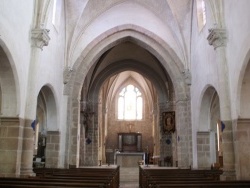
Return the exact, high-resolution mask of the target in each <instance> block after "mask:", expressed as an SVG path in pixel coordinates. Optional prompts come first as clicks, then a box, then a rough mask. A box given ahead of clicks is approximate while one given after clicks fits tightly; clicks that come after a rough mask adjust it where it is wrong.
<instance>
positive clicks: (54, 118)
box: [36, 85, 60, 167]
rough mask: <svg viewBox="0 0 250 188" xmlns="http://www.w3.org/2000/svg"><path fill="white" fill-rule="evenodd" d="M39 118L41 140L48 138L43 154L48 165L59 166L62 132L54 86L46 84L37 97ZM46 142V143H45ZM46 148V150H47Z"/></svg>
mask: <svg viewBox="0 0 250 188" xmlns="http://www.w3.org/2000/svg"><path fill="white" fill-rule="evenodd" d="M36 116H37V120H38V123H39V130H37V131H38V132H39V140H44V139H45V140H46V145H43V148H42V149H43V150H44V151H43V153H42V154H43V156H39V157H44V159H45V166H46V167H57V166H58V158H59V144H60V132H59V131H58V130H59V126H58V112H57V105H56V99H55V95H54V91H53V87H52V86H50V85H45V86H43V87H42V88H41V90H40V92H39V94H38V97H37V115H36ZM43 144H44V143H43ZM45 150H46V151H45Z"/></svg>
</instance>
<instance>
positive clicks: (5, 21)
mask: <svg viewBox="0 0 250 188" xmlns="http://www.w3.org/2000/svg"><path fill="white" fill-rule="evenodd" d="M33 6H34V4H33V0H26V1H25V3H24V2H23V1H16V0H1V1H0V42H1V43H0V44H2V45H4V46H6V47H4V50H6V51H9V53H8V58H9V60H10V62H11V66H12V69H13V70H14V76H15V80H16V85H17V87H18V88H17V95H18V96H17V98H18V105H17V106H18V109H17V112H16V114H17V115H18V114H19V115H20V117H23V116H24V111H25V102H26V100H25V99H26V91H27V89H26V88H27V83H28V82H27V79H28V68H29V62H30V53H31V48H30V28H31V23H32V17H33V11H34V10H33ZM5 48H7V49H5ZM24 54H25V55H24ZM20 99H22V100H20Z"/></svg>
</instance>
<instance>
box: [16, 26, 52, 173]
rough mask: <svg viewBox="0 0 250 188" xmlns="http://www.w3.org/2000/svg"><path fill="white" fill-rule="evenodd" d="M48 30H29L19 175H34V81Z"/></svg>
mask: <svg viewBox="0 0 250 188" xmlns="http://www.w3.org/2000/svg"><path fill="white" fill-rule="evenodd" d="M48 32H49V30H47V29H44V28H40V27H38V28H35V29H33V30H31V39H32V49H31V58H30V65H29V75H28V86H27V96H26V105H25V114H24V126H23V135H22V136H23V144H22V157H21V169H20V176H23V177H24V176H34V175H35V174H34V173H33V167H32V165H33V144H34V131H33V129H32V127H31V123H32V122H33V121H34V120H35V119H36V105H37V93H38V90H37V88H36V85H37V84H36V81H37V75H38V71H39V70H37V69H38V64H39V57H40V53H41V50H42V48H43V46H47V45H48V43H49V40H50V38H49V36H48Z"/></svg>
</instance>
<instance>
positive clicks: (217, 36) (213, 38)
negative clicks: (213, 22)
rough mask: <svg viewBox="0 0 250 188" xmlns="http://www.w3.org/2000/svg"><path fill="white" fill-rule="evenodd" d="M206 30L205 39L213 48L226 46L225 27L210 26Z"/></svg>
mask: <svg viewBox="0 0 250 188" xmlns="http://www.w3.org/2000/svg"><path fill="white" fill-rule="evenodd" d="M208 31H209V35H208V37H207V40H208V42H209V44H210V45H213V46H214V49H216V48H218V47H221V46H226V40H227V35H226V30H225V29H217V28H212V29H209V30H208Z"/></svg>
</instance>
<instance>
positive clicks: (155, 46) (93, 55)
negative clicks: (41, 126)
mask: <svg viewBox="0 0 250 188" xmlns="http://www.w3.org/2000/svg"><path fill="white" fill-rule="evenodd" d="M124 41H132V42H134V43H136V44H138V45H139V46H141V47H142V48H144V49H146V50H148V51H149V52H150V53H151V54H152V55H154V56H155V58H157V59H158V61H159V62H160V63H161V65H162V66H163V68H164V69H165V70H166V71H167V72H168V74H169V77H170V79H171V81H172V83H173V88H174V91H175V96H174V98H175V104H174V105H175V108H176V114H177V116H178V117H179V119H178V120H177V121H176V123H177V125H178V127H179V128H178V127H177V129H178V131H179V133H178V134H179V136H181V137H182V140H181V141H179V143H181V142H185V143H187V142H188V141H189V138H188V137H186V136H184V135H186V134H188V131H189V130H190V129H191V119H190V117H189V118H188V119H189V121H187V120H186V119H185V118H187V117H186V116H189V115H190V113H182V111H188V112H190V99H189V93H190V91H189V87H187V85H186V83H185V75H184V73H185V72H184V65H183V63H182V62H181V61H180V60H179V58H178V57H177V55H176V54H175V53H174V52H173V50H172V49H171V48H170V47H169V46H168V45H167V44H166V43H165V42H164V41H163V40H161V39H160V38H159V37H157V36H156V35H154V34H153V33H150V32H149V31H147V30H144V29H143V28H141V27H139V26H135V25H122V26H119V27H116V28H113V29H112V30H109V31H107V32H105V33H103V34H102V35H101V36H99V37H98V38H97V39H96V40H94V41H93V42H91V43H90V44H89V45H88V46H87V47H86V48H85V50H84V51H83V52H82V53H81V55H80V57H79V58H78V59H77V60H76V62H75V63H74V66H73V68H72V70H71V71H70V79H69V81H68V82H67V84H66V85H65V93H66V94H68V95H69V105H68V107H69V108H68V114H69V118H68V124H69V126H70V130H69V132H71V133H73V132H74V133H76V132H78V131H77V130H78V129H80V125H79V121H80V115H79V113H78V112H79V111H80V108H81V106H80V101H79V100H80V92H81V86H82V85H83V82H84V79H85V76H86V75H87V73H88V71H89V70H90V67H91V66H92V65H93V64H94V63H95V62H96V61H97V60H98V59H99V58H100V57H101V55H102V54H103V53H105V52H106V51H107V50H108V49H110V48H112V47H114V46H115V45H117V44H119V43H121V42H124ZM83 62H84V63H83ZM167 103H168V102H167V101H162V102H161V103H160V104H159V106H160V108H161V109H162V110H163V111H164V110H166V105H167ZM72 112H73V113H72ZM183 118H184V119H185V120H184V119H183ZM184 122H185V129H181V128H180V127H182V126H184ZM159 123H160V122H159ZM160 124H161V123H160ZM78 134H79V132H78ZM78 134H70V137H71V139H70V140H77V141H79V139H78V137H79V135H78ZM180 145H181V144H180ZM189 145H191V144H189ZM68 148H71V149H70V150H73V151H77V150H78V148H79V147H78V145H77V144H75V143H73V142H72V141H71V142H70V143H69V146H68ZM185 148H186V147H185ZM177 150H178V160H179V163H178V164H179V166H189V165H190V163H191V157H190V155H191V154H190V153H187V152H186V151H185V152H184V147H182V146H179V147H178V149H177ZM191 150H192V149H190V150H188V151H191ZM78 154H79V153H77V152H76V153H72V152H71V153H70V157H69V163H70V164H79V161H78V159H79V155H78Z"/></svg>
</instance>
